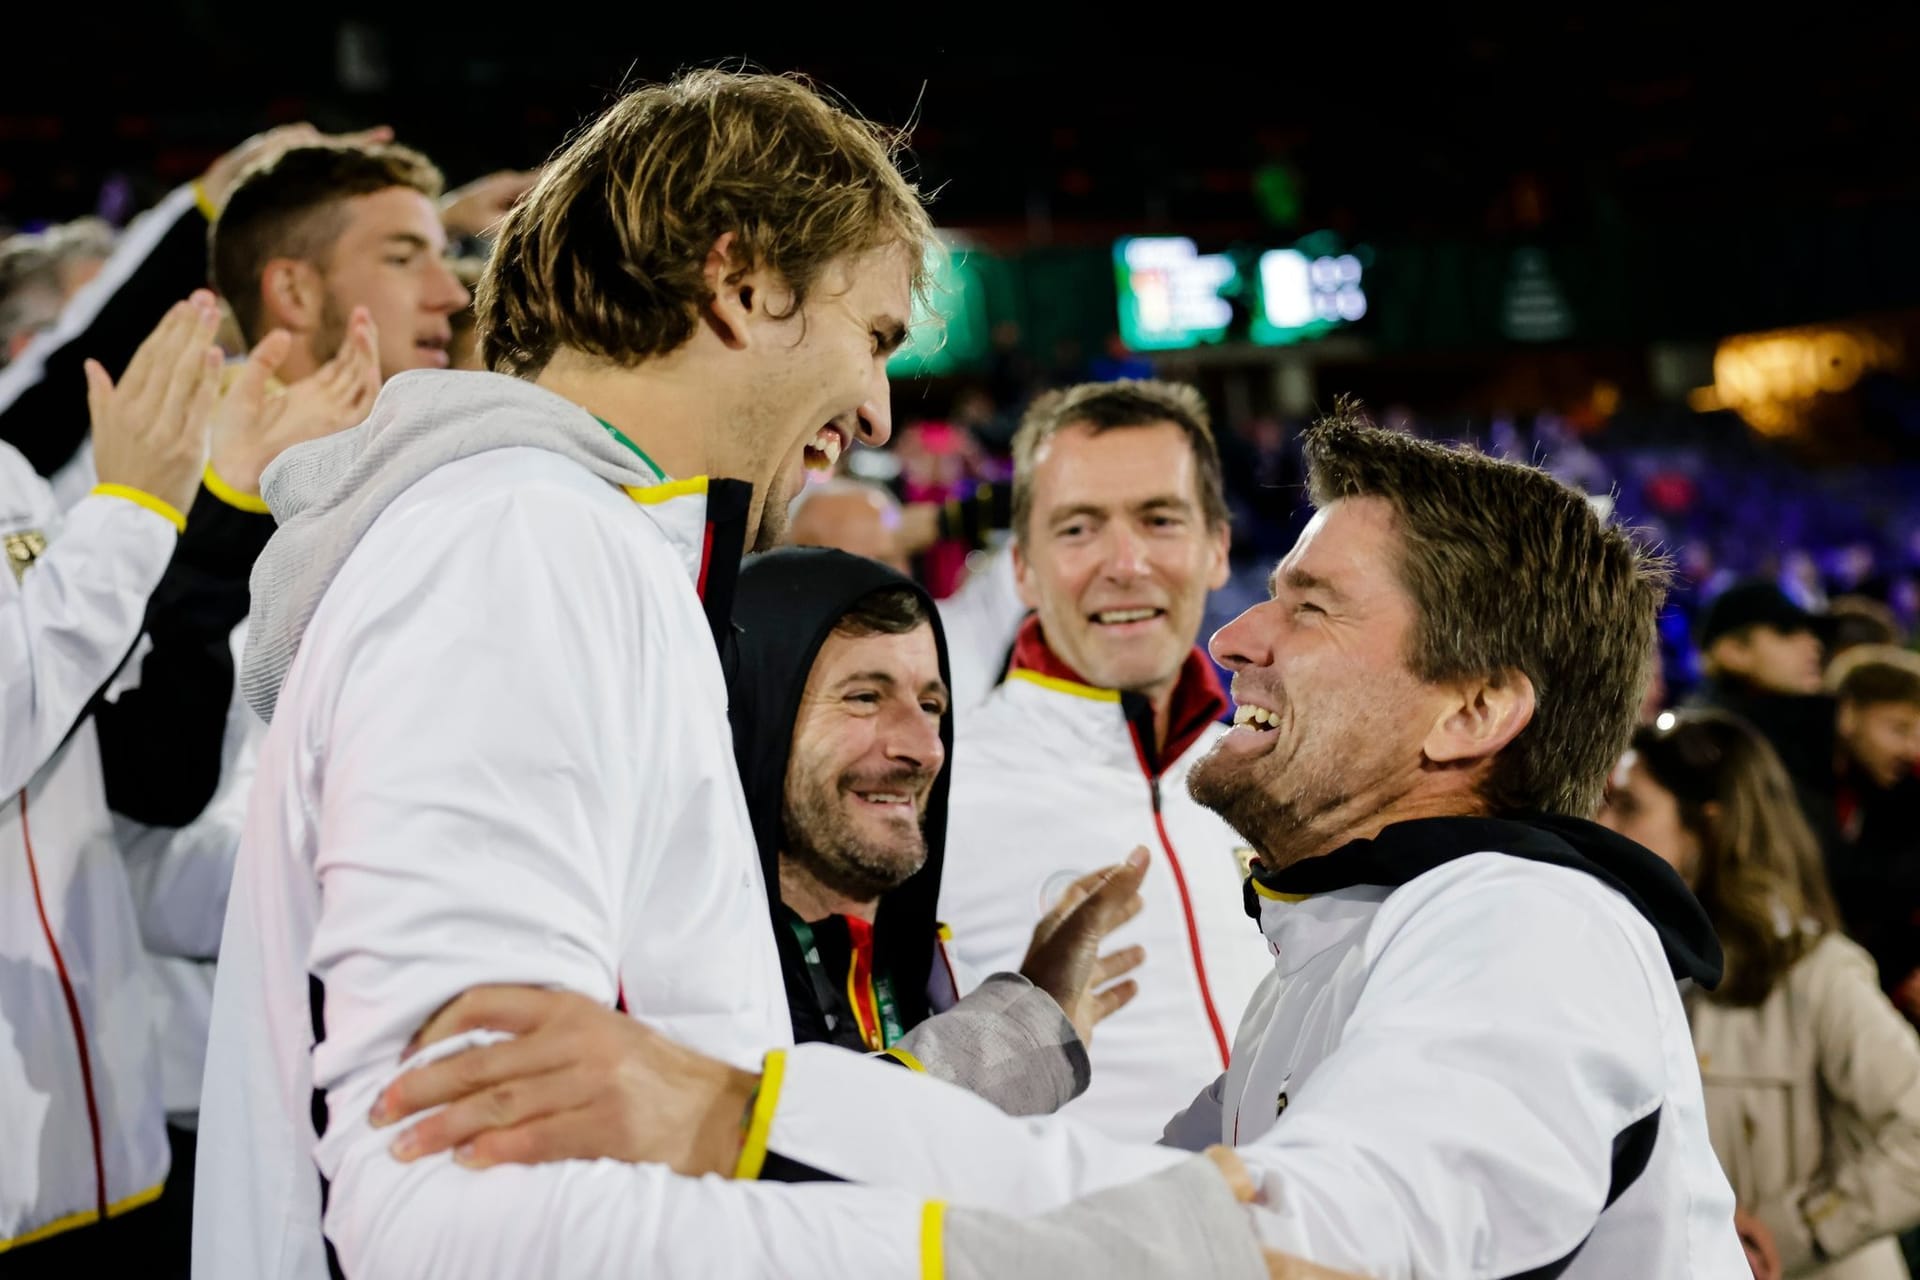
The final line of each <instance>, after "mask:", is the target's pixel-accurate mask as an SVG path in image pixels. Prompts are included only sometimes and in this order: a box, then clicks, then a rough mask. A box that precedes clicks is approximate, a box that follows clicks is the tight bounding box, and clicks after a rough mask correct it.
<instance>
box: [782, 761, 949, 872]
mask: <svg viewBox="0 0 1920 1280" xmlns="http://www.w3.org/2000/svg"><path fill="white" fill-rule="evenodd" d="M888 781H892V780H888ZM841 782H842V780H841V779H835V780H834V781H833V783H832V785H831V786H828V787H823V786H820V785H818V784H817V783H814V782H811V781H810V780H801V784H800V785H798V786H796V787H793V788H790V789H789V791H788V795H787V802H786V815H785V819H784V823H783V825H784V826H785V828H786V842H785V846H784V853H785V855H786V857H787V859H788V860H789V861H790V862H792V863H794V864H795V865H796V866H798V867H800V868H801V869H802V870H804V871H805V872H806V873H807V874H808V875H810V876H812V877H813V879H814V880H815V881H817V882H818V883H819V884H820V885H821V886H822V887H823V888H825V889H826V890H828V891H829V892H830V893H833V894H835V895H836V896H839V897H843V898H847V899H849V900H851V901H855V902H872V901H874V900H875V899H877V898H879V897H880V896H881V895H883V894H887V893H891V892H892V891H893V890H895V889H898V888H899V887H900V886H901V885H903V884H905V883H906V882H907V881H908V880H909V879H911V878H912V877H913V876H914V875H915V874H916V873H917V872H918V871H919V870H920V868H921V867H923V866H925V865H926V861H927V839H926V830H925V823H926V810H925V808H924V807H922V808H920V810H919V812H918V813H917V815H916V819H917V820H916V821H915V822H914V823H913V824H912V830H911V832H910V833H909V832H908V831H905V830H898V831H897V832H896V838H894V839H890V840H887V841H885V842H884V843H883V842H880V841H874V840H870V839H868V838H866V837H865V836H863V835H862V834H861V833H860V832H859V831H858V830H857V829H856V828H855V827H854V825H853V821H852V819H851V817H850V816H849V815H848V813H847V811H846V806H845V802H844V800H843V797H844V796H845V795H847V794H848V793H847V792H846V791H845V790H844V789H843V788H842V785H841ZM925 785H926V779H925V778H924V776H921V775H915V776H913V777H911V778H907V777H905V776H902V777H901V778H900V779H899V786H900V789H901V790H903V791H905V792H907V793H908V794H911V795H916V796H917V795H919V794H920V792H921V790H922V789H923V788H924V787H925ZM923 805H924V802H923ZM890 825H893V826H896V827H897V825H898V824H890Z"/></svg>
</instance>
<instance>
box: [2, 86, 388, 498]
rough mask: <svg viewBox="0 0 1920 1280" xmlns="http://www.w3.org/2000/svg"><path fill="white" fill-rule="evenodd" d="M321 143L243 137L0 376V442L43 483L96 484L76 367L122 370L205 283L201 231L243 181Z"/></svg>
mask: <svg viewBox="0 0 1920 1280" xmlns="http://www.w3.org/2000/svg"><path fill="white" fill-rule="evenodd" d="M392 136H393V134H392V130H390V129H385V128H380V129H369V130H367V131H365V132H363V133H359V134H352V135H347V136H346V138H345V139H344V140H346V141H351V142H356V143H363V144H376V143H381V142H385V141H388V140H390V139H391V138H392ZM323 137H324V135H323V134H321V133H320V131H319V130H318V129H315V128H314V127H313V126H312V125H309V124H292V125H283V126H281V127H279V128H277V129H270V130H268V131H267V132H265V133H261V134H257V135H255V136H254V137H251V138H248V139H247V140H246V141H245V142H243V143H241V144H240V145H239V146H237V147H235V148H234V149H233V150H231V151H229V152H227V153H226V154H225V155H223V156H221V157H220V158H219V159H218V160H216V161H214V162H213V164H212V165H211V166H209V167H208V169H207V171H206V172H205V173H203V174H201V175H200V177H199V178H198V179H196V180H195V181H193V182H190V183H188V184H186V185H185V186H182V187H179V188H177V189H176V190H174V191H173V192H172V193H170V194H169V195H168V196H167V197H166V198H165V199H164V200H162V201H161V202H160V203H159V204H158V205H155V206H154V207H153V208H152V209H149V210H148V211H147V212H146V213H144V214H142V215H141V216H140V217H139V218H137V219H135V220H134V222H133V223H132V225H131V226H129V227H128V228H127V229H126V231H125V232H124V233H122V235H121V236H120V240H119V243H118V244H117V245H115V247H114V250H113V255H112V257H110V258H109V259H108V260H107V262H106V264H105V265H104V266H103V267H102V268H101V270H100V274H99V278H98V279H97V280H96V281H94V282H93V287H91V288H88V289H85V290H82V291H81V292H80V293H79V294H78V295H77V296H75V297H74V299H73V301H72V305H70V306H68V307H67V308H66V309H65V310H64V311H63V312H61V315H60V319H59V323H57V324H56V325H54V326H53V327H52V328H51V329H48V330H46V331H45V332H43V333H42V334H40V335H39V336H38V337H37V338H35V339H34V340H33V341H32V342H30V343H28V344H27V346H26V347H25V348H23V349H22V350H21V352H20V353H19V355H18V357H17V358H16V359H15V360H14V361H13V362H12V363H10V364H9V365H8V366H7V367H6V368H5V369H0V440H4V441H5V442H6V443H8V444H11V445H12V446H13V447H14V448H16V449H18V450H19V451H20V452H21V453H22V454H23V455H25V457H26V459H27V461H28V463H30V464H31V465H32V467H33V469H34V470H35V471H37V472H39V473H40V474H41V475H43V476H48V477H56V473H58V472H60V471H61V470H62V469H63V468H67V467H68V466H69V465H70V464H73V465H75V466H76V468H77V471H78V472H79V473H80V474H79V477H78V478H77V479H68V478H65V477H56V478H55V480H54V489H55V491H56V492H57V493H63V494H71V495H73V496H78V494H82V493H85V492H86V491H87V490H88V489H89V488H90V487H91V486H92V480H91V473H92V467H91V463H90V462H88V461H87V459H86V458H85V453H84V447H85V445H86V442H87V430H88V419H87V410H86V405H85V404H84V403H83V402H82V401H81V399H80V397H79V396H77V395H76V394H75V393H74V388H75V387H76V386H78V385H80V379H81V363H82V361H83V360H86V359H93V360H97V361H99V362H100V363H101V364H102V365H104V366H105V367H107V368H109V369H119V368H124V367H126V365H127V362H128V361H130V360H131V359H132V358H133V354H134V352H135V350H136V349H138V347H139V346H140V344H141V343H142V342H143V341H145V340H146V337H147V335H148V334H149V333H150V332H152V330H153V327H154V325H155V324H157V323H158V322H159V320H160V318H161V316H162V315H163V314H165V312H166V310H167V308H168V307H169V306H170V305H172V303H173V302H174V300H175V299H178V298H181V297H184V296H186V295H187V294H188V293H190V292H191V291H193V290H195V289H198V288H200V287H201V286H203V285H205V284H206V282H207V280H208V269H207V261H208V248H207V227H208V224H210V223H211V222H212V221H213V219H214V218H216V217H217V216H219V213H220V211H221V209H222V208H223V207H224V206H225V204H226V201H227V197H228V195H229V194H230V193H231V192H232V191H233V188H234V184H235V183H236V182H238V181H239V179H240V176H241V174H243V173H244V172H246V171H247V170H248V169H249V168H251V167H252V166H254V165H257V164H262V163H265V162H266V161H268V160H271V159H272V158H273V157H274V156H276V155H278V154H280V152H282V151H284V150H286V149H287V148H289V147H294V146H300V145H303V144H307V143H312V142H317V141H319V140H321V139H322V138H323Z"/></svg>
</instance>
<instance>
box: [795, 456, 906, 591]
mask: <svg viewBox="0 0 1920 1280" xmlns="http://www.w3.org/2000/svg"><path fill="white" fill-rule="evenodd" d="M789 519H790V521H791V523H790V524H789V525H788V527H787V540H788V541H790V542H791V543H793V545H795V546H797V547H836V548H838V549H839V550H841V551H845V552H847V553H848V554H850V555H856V556H864V557H866V558H867V559H869V560H877V561H879V562H880V563H881V564H884V565H886V566H887V567H889V568H891V569H895V570H897V571H899V572H901V573H906V572H907V571H908V569H907V557H906V554H905V552H904V550H903V549H902V547H901V540H900V504H899V503H898V502H895V501H894V499H893V495H892V494H890V493H888V492H887V491H886V490H885V489H881V488H878V487H877V486H874V485H870V484H865V483H862V482H861V481H858V480H848V479H843V478H835V479H832V480H828V481H826V482H825V483H823V484H810V485H808V486H807V487H806V488H805V489H803V490H801V491H800V496H799V497H798V498H795V499H794V501H793V511H792V514H791V516H790V517H789Z"/></svg>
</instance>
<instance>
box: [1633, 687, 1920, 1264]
mask: <svg viewBox="0 0 1920 1280" xmlns="http://www.w3.org/2000/svg"><path fill="white" fill-rule="evenodd" d="M1601 820H1602V821H1603V822H1604V823H1605V824H1606V825H1607V826H1609V827H1612V828H1613V829H1614V830H1615V831H1618V832H1620V833H1621V834H1623V835H1626V836H1629V837H1631V838H1633V839H1635V840H1638V841H1639V842H1640V843H1641V844H1643V845H1645V846H1647V847H1648V848H1650V849H1652V850H1653V851H1654V852H1655V853H1658V854H1660V855H1661V856H1662V857H1664V858H1665V859H1667V861H1668V862H1670V863H1672V864H1673V866H1674V868H1675V869H1676V870H1677V871H1679V872H1680V874H1681V875H1682V877H1683V878H1685V879H1686V881H1687V882H1688V884H1689V885H1691V886H1692V888H1693V890H1694V892H1695V893H1696V894H1697V895H1698V896H1699V898H1700V901H1701V904H1702V905H1703V906H1705V907H1706V909H1707V914H1708V915H1709V916H1710V917H1711V918H1712V920H1713V923H1714V928H1715V931H1716V932H1717V933H1718V934H1719V936H1720V942H1721V946H1722V948H1723V949H1724V951H1725V955H1726V976H1725V977H1724V978H1723V979H1722V980H1721V983H1720V986H1719V988H1718V990H1716V991H1715V992H1713V993H1712V994H1708V993H1706V992H1703V991H1699V990H1695V991H1692V992H1690V993H1689V994H1688V996H1687V1014H1688V1020H1689V1021H1690V1023H1691V1024H1692V1027H1693V1035H1694V1045H1695V1048H1696V1050H1697V1051H1698V1053H1699V1058H1700V1072H1701V1077H1702V1082H1703V1084H1704V1085H1705V1097H1706V1106H1707V1127H1708V1131H1709V1133H1710V1135H1711V1137H1712V1140H1713V1147H1714V1151H1715V1153H1716V1154H1717V1155H1718V1156H1719V1157H1720V1162H1721V1165H1722V1167H1723V1168H1724V1169H1725V1170H1726V1173H1727V1177H1728V1179H1729V1181H1731V1182H1732V1183H1733V1189H1734V1195H1735V1197H1736V1198H1737V1200H1738V1202H1739V1206H1740V1209H1739V1213H1738V1215H1737V1218H1736V1225H1737V1226H1738V1227H1739V1229H1740V1234H1741V1237H1742V1239H1743V1241H1744V1242H1745V1243H1746V1244H1747V1247H1748V1255H1749V1258H1750V1260H1751V1261H1752V1262H1753V1272H1754V1275H1755V1276H1756V1277H1760V1276H1778V1275H1782V1274H1784V1275H1788V1276H1806V1277H1813V1276H1818V1277H1824V1278H1827V1280H1839V1278H1841V1277H1845V1278H1846V1280H1880V1278H1882V1277H1884V1278H1885V1280H1905V1277H1906V1275H1907V1268H1906V1264H1905V1262H1904V1261H1902V1259H1901V1256H1900V1251H1899V1248H1898V1246H1897V1244H1896V1242H1895V1239H1894V1237H1895V1235H1896V1234H1897V1233H1899V1232H1900V1231H1903V1230H1905V1229H1907V1228H1908V1227H1910V1226H1912V1225H1913V1224H1914V1223H1915V1222H1920V1037H1916V1036H1915V1033H1914V1030H1913V1028H1912V1027H1910V1026H1908V1025H1907V1024H1906V1023H1905V1022H1904V1021H1903V1020H1902V1019H1901V1018H1900V1016H1899V1014H1898V1013H1897V1012H1896V1011H1895V1010H1894V1009H1893V1007H1892V1006H1891V1005H1890V1004H1889V1003H1888V1002H1887V999H1886V997H1885V996H1884V995H1883V994H1882V993H1881V992H1880V990H1879V987H1878V985H1877V984H1876V983H1875V981H1874V978H1873V964H1872V961H1871V960H1870V959H1869V958H1868V956H1867V955H1866V953H1865V952H1863V951H1862V950H1861V949H1860V948H1859V947H1858V946H1856V945H1855V944H1854V943H1852V942H1850V941H1848V940H1847V939H1846V938H1845V937H1844V936H1842V934H1841V932H1840V922H1839V917H1838V915H1837V913H1836V912H1835V910H1834V905H1833V902H1832V898H1831V895H1830V894H1829V892H1828V889H1827V885H1826V881H1825V878H1824V876H1823V875H1822V872H1821V868H1820V851H1819V848H1818V846H1817V845H1816V844H1815V842H1814V839H1813V834H1812V832H1810V831H1809V830H1808V829H1807V825H1806V823H1805V822H1804V821H1802V819H1801V817H1800V814H1799V813H1798V812H1797V811H1796V806H1795V804H1794V795H1793V791H1792V789H1791V787H1790V785H1789V784H1788V781H1787V778H1786V775H1785V773H1784V772H1783V771H1782V769H1781V767H1780V762H1779V760H1778V759H1777V758H1776V757H1775V756H1774V753H1773V752H1772V751H1771V750H1770V749H1769V748H1768V747H1767V744H1766V742H1765V740H1764V739H1762V738H1761V737H1760V736H1759V735H1758V734H1756V733H1755V732H1754V731H1753V730H1752V729H1751V728H1750V727H1748V726H1746V725H1744V724H1742V723H1741V722H1740V721H1738V720H1737V719H1734V718H1732V717H1730V716H1726V715H1722V714H1719V713H1715V712H1689V713H1683V714H1681V715H1680V716H1679V717H1678V719H1677V722H1676V723H1675V724H1673V725H1672V727H1670V728H1669V729H1666V730H1658V729H1647V728H1642V729H1640V730H1638V731H1637V732H1636V733H1635V734H1634V738H1633V747H1632V750H1631V751H1630V752H1629V753H1628V755H1627V757H1626V759H1625V760H1624V761H1623V762H1622V766H1621V771H1620V776H1619V777H1618V778H1617V779H1616V785H1615V786H1614V788H1613V789H1612V792H1611V794H1610V796H1609V798H1608V802H1607V805H1606V807H1605V809H1604V810H1603V812H1602V815H1601Z"/></svg>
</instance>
